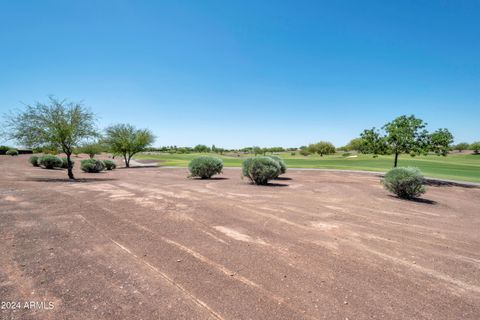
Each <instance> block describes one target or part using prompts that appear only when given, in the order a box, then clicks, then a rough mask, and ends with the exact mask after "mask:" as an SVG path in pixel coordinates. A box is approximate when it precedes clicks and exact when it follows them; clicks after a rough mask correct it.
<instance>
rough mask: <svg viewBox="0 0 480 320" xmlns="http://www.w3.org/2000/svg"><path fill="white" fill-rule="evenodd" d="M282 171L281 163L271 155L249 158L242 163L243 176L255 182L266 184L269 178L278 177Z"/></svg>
mask: <svg viewBox="0 0 480 320" xmlns="http://www.w3.org/2000/svg"><path fill="white" fill-rule="evenodd" d="M280 173H281V168H280V165H279V164H278V162H277V161H275V160H273V159H272V158H270V157H253V158H248V159H245V160H244V161H243V164H242V174H243V176H244V177H247V178H249V179H250V180H251V181H252V182H253V183H255V184H262V185H265V184H267V183H268V180H271V179H275V178H277V177H278V176H279V175H280Z"/></svg>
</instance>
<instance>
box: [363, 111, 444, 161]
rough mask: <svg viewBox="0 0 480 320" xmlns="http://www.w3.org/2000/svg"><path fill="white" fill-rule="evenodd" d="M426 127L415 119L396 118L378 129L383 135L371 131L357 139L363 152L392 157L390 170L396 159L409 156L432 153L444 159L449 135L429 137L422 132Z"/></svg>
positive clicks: (426, 133)
mask: <svg viewBox="0 0 480 320" xmlns="http://www.w3.org/2000/svg"><path fill="white" fill-rule="evenodd" d="M426 125H427V124H426V123H425V122H423V120H421V119H418V118H416V117H415V116H413V115H411V116H400V117H398V118H396V119H394V120H393V121H391V122H389V123H387V124H386V125H384V126H383V127H382V129H383V132H381V131H379V130H377V129H375V128H372V129H368V130H364V131H363V133H362V134H361V138H362V139H363V141H364V146H363V148H364V150H365V151H364V152H367V153H373V154H374V155H378V154H394V156H395V160H394V165H393V166H394V167H396V166H397V164H398V156H399V155H400V154H402V153H409V154H410V155H412V156H415V155H418V154H427V153H428V152H435V153H436V154H438V155H443V156H446V155H447V154H448V150H449V147H450V144H451V143H452V142H453V135H452V134H451V133H450V132H449V131H448V130H447V129H439V130H437V131H435V132H433V133H431V134H429V133H428V131H427V130H426V129H425V127H426Z"/></svg>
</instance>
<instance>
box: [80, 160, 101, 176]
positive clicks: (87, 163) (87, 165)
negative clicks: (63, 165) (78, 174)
mask: <svg viewBox="0 0 480 320" xmlns="http://www.w3.org/2000/svg"><path fill="white" fill-rule="evenodd" d="M80 169H82V171H84V172H89V173H97V172H100V171H103V170H105V164H104V163H103V161H102V160H97V159H87V160H82V161H81V162H80Z"/></svg>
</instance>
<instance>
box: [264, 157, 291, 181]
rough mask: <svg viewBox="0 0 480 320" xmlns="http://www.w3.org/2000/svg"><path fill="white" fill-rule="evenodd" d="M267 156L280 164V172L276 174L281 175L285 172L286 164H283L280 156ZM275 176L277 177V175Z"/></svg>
mask: <svg viewBox="0 0 480 320" xmlns="http://www.w3.org/2000/svg"><path fill="white" fill-rule="evenodd" d="M268 157H269V158H272V159H273V160H275V161H276V162H277V163H278V165H279V166H280V173H279V174H278V175H281V174H284V173H285V172H287V165H286V164H285V162H284V161H283V159H282V158H280V157H279V156H268ZM276 178H278V176H277V177H276Z"/></svg>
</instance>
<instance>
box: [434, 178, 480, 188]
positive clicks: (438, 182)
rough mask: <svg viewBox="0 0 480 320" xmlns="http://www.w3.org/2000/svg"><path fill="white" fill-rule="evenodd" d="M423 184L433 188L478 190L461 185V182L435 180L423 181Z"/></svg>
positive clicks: (471, 186) (467, 185)
mask: <svg viewBox="0 0 480 320" xmlns="http://www.w3.org/2000/svg"><path fill="white" fill-rule="evenodd" d="M425 184H426V185H427V186H433V187H462V188H469V189H477V188H480V187H479V186H476V185H473V184H468V183H462V182H453V181H441V180H435V179H425Z"/></svg>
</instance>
